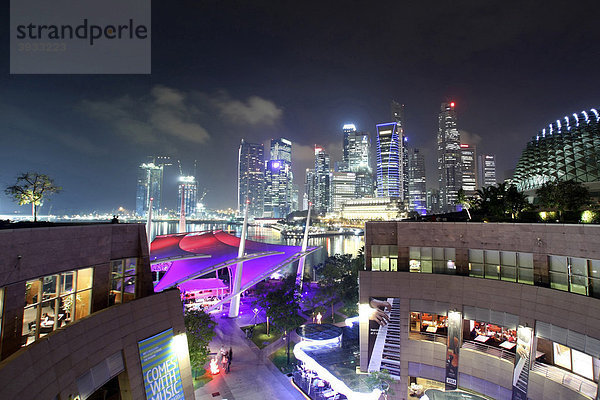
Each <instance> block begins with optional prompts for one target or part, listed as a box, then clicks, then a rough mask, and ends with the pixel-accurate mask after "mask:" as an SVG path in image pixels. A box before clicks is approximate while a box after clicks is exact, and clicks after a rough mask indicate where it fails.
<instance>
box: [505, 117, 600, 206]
mask: <svg viewBox="0 0 600 400" xmlns="http://www.w3.org/2000/svg"><path fill="white" fill-rule="evenodd" d="M599 121H600V115H599V113H598V111H597V110H596V109H595V108H592V109H590V110H589V111H582V112H580V113H573V114H571V115H567V116H565V117H564V118H562V119H557V120H556V121H555V122H552V123H551V124H549V125H548V126H547V127H546V128H544V129H542V130H541V131H540V132H538V134H537V135H536V136H534V137H533V138H532V140H531V141H530V142H529V143H527V146H526V147H525V149H524V150H523V153H522V154H521V158H520V159H519V162H518V163H517V167H516V169H515V173H514V177H513V182H514V184H515V185H516V186H517V188H518V189H519V190H520V191H523V192H528V191H534V190H536V189H538V188H539V187H540V186H542V184H543V183H544V182H548V181H568V180H573V181H575V182H581V183H584V184H585V186H587V187H588V189H589V190H590V192H592V194H593V195H595V196H598V195H599V194H600V123H599Z"/></svg>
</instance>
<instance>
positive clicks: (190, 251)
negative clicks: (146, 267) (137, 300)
mask: <svg viewBox="0 0 600 400" xmlns="http://www.w3.org/2000/svg"><path fill="white" fill-rule="evenodd" d="M239 245H240V238H239V237H237V236H234V235H230V234H228V233H226V232H223V231H215V232H213V231H203V232H192V233H178V234H172V235H163V236H157V237H156V239H155V240H154V241H153V242H152V244H151V246H150V261H151V263H152V264H158V263H169V264H171V265H170V267H169V269H168V270H167V271H166V273H165V275H164V276H163V277H162V279H161V280H160V281H159V282H158V284H157V285H156V286H155V287H154V291H155V292H160V291H163V290H165V289H168V288H172V287H175V286H179V285H181V284H183V283H184V282H187V281H190V280H192V279H195V278H198V277H201V276H203V275H206V274H209V273H211V272H214V271H217V270H219V269H221V268H225V267H229V266H231V265H235V264H237V263H238V262H240V261H243V262H244V264H243V270H242V280H241V286H240V292H243V291H244V290H247V289H248V288H250V287H252V286H253V285H254V284H256V283H257V282H260V281H261V280H263V279H265V278H267V277H268V276H270V275H271V274H272V273H273V272H275V271H277V270H279V269H281V268H283V267H285V266H286V265H289V264H290V263H293V262H294V261H297V260H299V259H300V258H301V257H303V256H305V255H308V254H310V253H312V252H313V251H315V250H317V249H318V247H311V248H308V249H307V251H306V252H304V253H302V252H301V247H300V246H285V245H276V244H268V243H261V242H255V241H252V240H248V239H246V251H245V255H244V257H242V258H238V257H237V256H238V247H239ZM234 273H235V268H231V274H232V276H231V280H232V281H233V280H234V279H235V276H233V275H234ZM235 294H236V293H230V296H229V297H231V296H233V295H235ZM229 297H228V298H229ZM226 300H227V299H224V300H223V301H226Z"/></svg>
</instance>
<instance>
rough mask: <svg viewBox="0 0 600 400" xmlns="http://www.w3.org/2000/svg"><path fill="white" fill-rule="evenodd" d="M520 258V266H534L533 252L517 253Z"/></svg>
mask: <svg viewBox="0 0 600 400" xmlns="http://www.w3.org/2000/svg"><path fill="white" fill-rule="evenodd" d="M517 255H518V259H519V267H521V268H533V254H532V253H517Z"/></svg>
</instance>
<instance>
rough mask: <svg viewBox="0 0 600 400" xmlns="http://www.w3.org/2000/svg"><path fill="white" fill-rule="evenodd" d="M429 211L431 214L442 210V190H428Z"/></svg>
mask: <svg viewBox="0 0 600 400" xmlns="http://www.w3.org/2000/svg"><path fill="white" fill-rule="evenodd" d="M427 212H428V213H429V214H437V213H439V212H441V208H440V191H439V190H437V189H431V190H428V191H427Z"/></svg>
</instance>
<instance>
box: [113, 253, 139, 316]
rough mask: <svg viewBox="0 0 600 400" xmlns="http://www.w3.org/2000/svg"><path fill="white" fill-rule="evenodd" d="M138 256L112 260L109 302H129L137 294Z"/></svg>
mask: <svg viewBox="0 0 600 400" xmlns="http://www.w3.org/2000/svg"><path fill="white" fill-rule="evenodd" d="M136 272H137V258H126V259H123V260H116V261H112V263H111V279H110V293H109V304H110V305H114V304H118V303H127V302H128V301H131V300H133V299H135V295H136V290H135V288H136V283H137V279H136Z"/></svg>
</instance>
